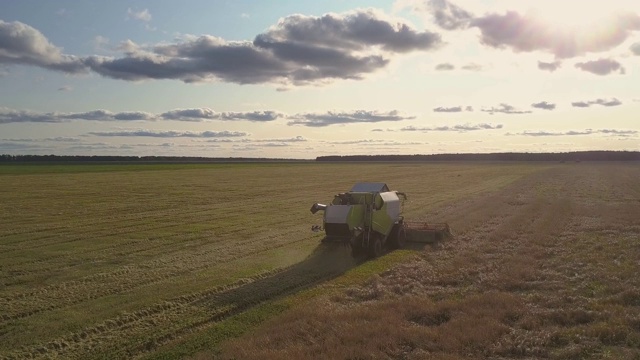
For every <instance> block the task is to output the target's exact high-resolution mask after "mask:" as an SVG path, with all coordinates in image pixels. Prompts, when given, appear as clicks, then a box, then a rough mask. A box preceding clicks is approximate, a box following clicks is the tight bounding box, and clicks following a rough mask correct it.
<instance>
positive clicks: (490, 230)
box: [0, 163, 640, 359]
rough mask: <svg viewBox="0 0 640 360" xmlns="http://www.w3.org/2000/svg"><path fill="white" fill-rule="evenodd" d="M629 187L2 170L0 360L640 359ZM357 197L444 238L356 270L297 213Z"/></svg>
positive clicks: (421, 168) (429, 167)
mask: <svg viewBox="0 0 640 360" xmlns="http://www.w3.org/2000/svg"><path fill="white" fill-rule="evenodd" d="M638 179H640V167H639V166H638V165H637V164H586V163H581V164H500V163H495V164H242V165H162V166H154V165H143V166H141V165H119V166H103V165H82V166H78V165H76V166H66V167H65V166H11V167H10V166H4V167H0V200H1V201H0V209H1V211H2V214H3V216H2V218H0V309H2V310H0V357H6V358H27V357H30V358H64V359H71V358H77V359H90V358H104V359H114V358H178V357H182V356H184V355H189V354H194V353H197V352H199V351H200V353H198V354H197V355H195V357H196V358H210V357H218V356H220V357H224V358H429V357H434V358H452V359H456V358H483V357H486V358H501V357H502V358H576V359H578V358H585V357H593V358H602V357H607V356H609V357H611V358H633V357H638V356H640V287H639V285H640V280H638V279H637V277H636V274H637V273H638V269H639V268H640V242H639V240H638V238H639V237H640V236H639V235H640V220H639V218H640V181H638ZM361 180H371V181H385V182H387V183H389V184H390V185H391V187H392V188H394V189H398V190H402V191H405V192H407V193H408V194H409V196H410V201H409V202H408V203H406V205H405V214H406V216H407V217H408V218H411V219H416V220H420V219H425V218H427V219H432V220H434V221H441V220H446V221H448V222H450V224H451V225H452V227H453V229H454V232H455V233H456V237H455V238H454V239H449V240H446V241H444V242H442V243H439V244H436V245H434V246H430V247H427V248H426V249H424V250H421V251H396V252H393V253H390V254H388V255H386V256H384V257H382V258H381V259H378V260H375V261H370V262H367V263H364V264H363V263H358V262H355V261H353V260H352V259H351V258H350V257H349V255H348V250H346V249H341V248H326V247H323V246H320V245H319V240H320V239H321V235H319V234H314V233H311V232H310V230H309V229H310V226H311V224H318V223H320V221H321V219H320V216H313V215H311V214H310V213H309V211H308V209H309V207H310V205H311V203H313V202H314V201H322V200H329V199H330V198H331V196H332V194H334V193H336V192H338V191H342V190H347V189H349V188H350V186H351V185H352V184H353V183H354V182H357V181H361ZM394 264H395V265H394ZM278 314H281V315H278ZM265 319H267V321H266V322H263V321H264V320H265ZM243 333H244V335H242V334H243ZM238 336H240V337H238ZM235 337H238V338H236V339H234V338H235ZM203 350H204V351H203Z"/></svg>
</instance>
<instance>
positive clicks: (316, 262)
mask: <svg viewBox="0 0 640 360" xmlns="http://www.w3.org/2000/svg"><path fill="white" fill-rule="evenodd" d="M362 262H363V260H360V259H354V258H353V257H351V250H350V248H349V247H345V246H343V245H341V244H326V243H321V244H319V245H318V246H317V247H316V249H314V251H313V252H312V254H311V255H309V256H308V257H307V258H306V259H304V260H303V261H301V262H299V263H297V264H294V265H291V266H289V267H286V268H283V269H279V270H275V271H273V272H270V273H268V274H263V275H259V276H257V277H256V278H249V279H246V280H244V281H240V282H239V283H236V284H233V285H231V286H229V287H228V288H227V289H225V290H223V291H220V292H217V293H214V294H211V295H210V296H207V297H206V298H202V299H199V300H198V301H196V302H194V303H193V304H192V305H195V306H198V307H203V308H207V309H214V308H215V309H217V308H223V309H228V310H225V311H223V312H222V313H221V314H220V316H219V318H218V319H212V320H211V321H218V320H222V319H223V318H226V317H228V316H231V315H234V314H237V313H240V312H242V311H244V310H246V309H248V308H250V307H252V306H255V305H257V304H260V303H263V302H266V301H269V300H272V299H276V298H279V297H282V296H286V295H291V294H295V293H297V292H299V291H302V290H304V289H307V288H310V287H313V286H316V285H318V284H320V283H323V282H326V281H328V280H330V279H333V278H335V277H337V276H340V275H341V274H343V273H345V272H346V271H348V270H349V269H352V268H354V267H356V266H358V264H360V263H362Z"/></svg>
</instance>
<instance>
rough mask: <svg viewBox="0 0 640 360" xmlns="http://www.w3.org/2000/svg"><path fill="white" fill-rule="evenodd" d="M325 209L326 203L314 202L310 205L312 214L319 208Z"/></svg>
mask: <svg viewBox="0 0 640 360" xmlns="http://www.w3.org/2000/svg"><path fill="white" fill-rule="evenodd" d="M326 209H327V205H324V204H320V203H315V204H313V205H312V206H311V213H312V214H315V213H317V212H318V211H320V210H322V211H324V210H326Z"/></svg>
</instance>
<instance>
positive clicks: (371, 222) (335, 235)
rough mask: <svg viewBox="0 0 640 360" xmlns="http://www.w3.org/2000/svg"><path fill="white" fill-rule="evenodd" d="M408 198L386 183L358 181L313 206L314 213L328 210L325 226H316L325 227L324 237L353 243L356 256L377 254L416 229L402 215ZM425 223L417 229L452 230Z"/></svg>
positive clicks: (436, 232) (351, 244)
mask: <svg viewBox="0 0 640 360" xmlns="http://www.w3.org/2000/svg"><path fill="white" fill-rule="evenodd" d="M406 199H407V196H406V195H405V193H402V192H398V191H391V190H389V187H388V186H387V185H386V184H385V183H367V182H363V183H357V184H355V185H354V186H353V187H352V188H351V190H350V191H348V192H345V193H340V194H337V195H335V196H334V198H333V201H331V203H330V204H328V205H324V204H319V203H315V204H313V206H311V212H312V213H314V214H315V213H316V212H318V211H324V217H323V227H320V226H314V227H312V229H313V230H316V231H319V230H322V228H324V231H325V234H326V236H325V238H324V240H323V241H326V242H342V243H346V244H349V245H350V246H351V251H352V254H353V255H354V256H359V255H360V254H365V253H366V254H368V255H369V256H370V257H377V256H379V255H381V254H382V252H383V249H384V248H385V246H387V247H392V248H400V247H402V246H403V244H404V242H405V240H406V238H407V231H412V232H414V231H413V230H414V229H413V228H412V227H410V226H408V225H407V223H406V222H405V220H404V217H403V215H402V206H403V203H404V200H406ZM425 224H426V223H425ZM425 224H423V223H420V224H419V226H418V227H419V229H418V230H417V231H418V232H422V233H434V234H436V235H442V234H444V233H449V227H448V225H446V224H435V225H426V226H425ZM410 239H412V240H417V241H419V236H416V234H411V236H410ZM419 242H420V241H419Z"/></svg>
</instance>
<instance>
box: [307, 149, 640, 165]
mask: <svg viewBox="0 0 640 360" xmlns="http://www.w3.org/2000/svg"><path fill="white" fill-rule="evenodd" d="M316 161H325V162H335V161H565V162H567V161H571V162H576V161H640V151H575V152H565V153H511V152H507V153H490V154H432V155H420V154H415V155H330V156H318V157H317V158H316Z"/></svg>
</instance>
